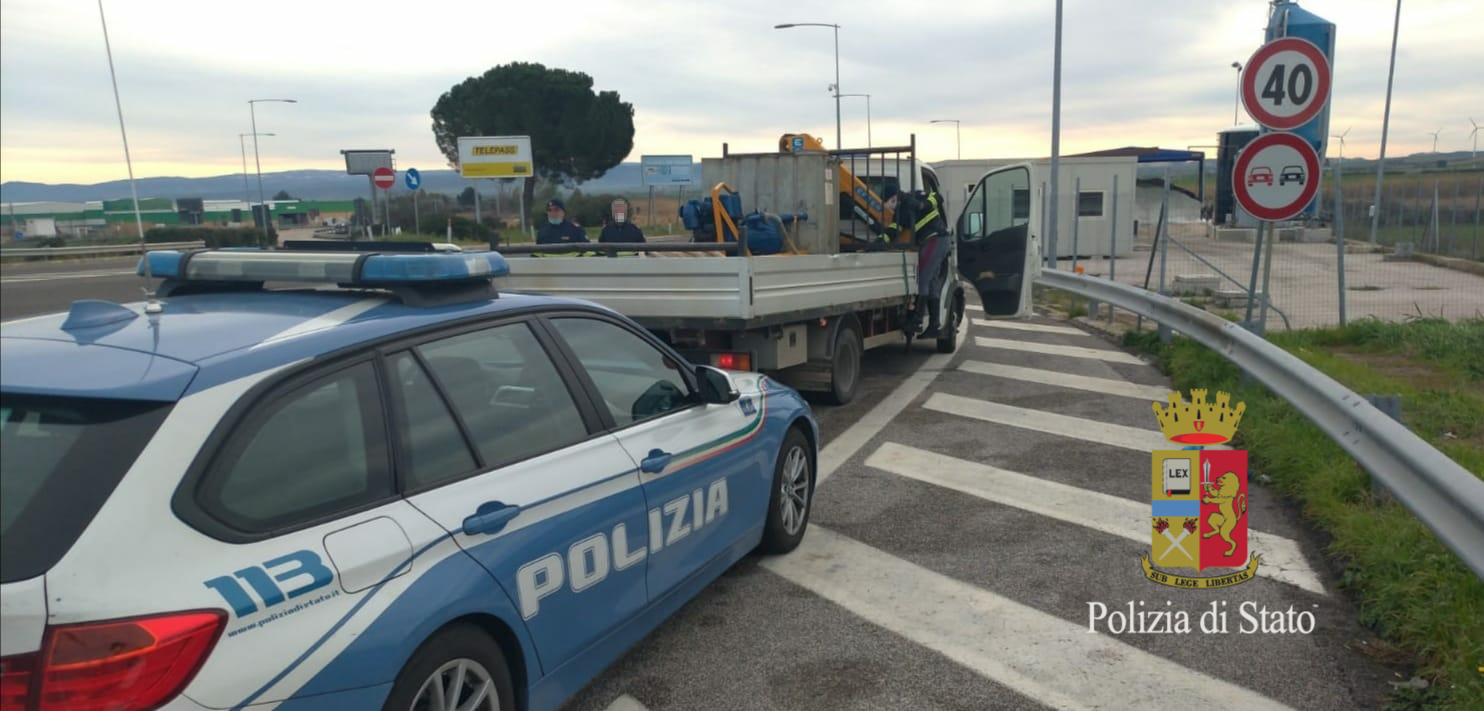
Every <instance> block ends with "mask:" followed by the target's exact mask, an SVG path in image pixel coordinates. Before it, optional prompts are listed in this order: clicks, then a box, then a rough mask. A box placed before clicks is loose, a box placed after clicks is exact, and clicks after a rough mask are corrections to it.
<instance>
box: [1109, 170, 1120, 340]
mask: <svg viewBox="0 0 1484 711" xmlns="http://www.w3.org/2000/svg"><path fill="white" fill-rule="evenodd" d="M1108 281H1111V282H1115V283H1116V282H1117V281H1118V174H1117V173H1114V174H1113V240H1112V247H1111V248H1110V249H1109V251H1108ZM1108 323H1113V304H1111V303H1110V304H1108Z"/></svg>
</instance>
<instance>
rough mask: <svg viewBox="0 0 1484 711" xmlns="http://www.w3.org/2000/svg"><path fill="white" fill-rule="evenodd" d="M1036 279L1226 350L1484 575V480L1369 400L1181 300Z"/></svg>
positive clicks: (1076, 280) (1067, 279)
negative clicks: (1137, 315)
mask: <svg viewBox="0 0 1484 711" xmlns="http://www.w3.org/2000/svg"><path fill="white" fill-rule="evenodd" d="M1036 281H1037V282H1038V283H1040V284H1041V285H1043V286H1047V287H1050V288H1053V289H1060V290H1062V291H1068V292H1071V293H1074V294H1078V295H1080V296H1085V297H1087V298H1090V299H1096V300H1097V301H1100V302H1105V303H1109V304H1113V305H1114V306H1117V307H1118V308H1121V309H1124V310H1127V311H1131V312H1133V313H1135V314H1139V315H1141V316H1143V317H1144V318H1147V319H1151V320H1153V321H1155V322H1157V323H1160V324H1163V325H1165V326H1168V327H1170V328H1171V329H1173V330H1175V331H1178V332H1179V333H1181V334H1183V335H1185V336H1188V337H1190V338H1191V339H1193V340H1195V341H1197V342H1198V343H1200V344H1202V345H1204V346H1206V347H1207V348H1210V349H1211V350H1214V351H1216V352H1217V353H1220V354H1221V355H1222V356H1223V357H1225V358H1226V359H1227V360H1229V361H1231V362H1232V363H1233V364H1235V365H1236V366H1237V367H1239V368H1241V369H1242V370H1244V371H1246V372H1247V373H1248V374H1250V375H1251V376H1252V377H1253V378H1255V379H1256V380H1258V381H1259V382H1261V383H1262V384H1263V385H1265V386H1267V388H1268V389H1269V390H1272V391H1273V392H1274V393H1276V394H1277V395H1278V396H1279V397H1281V398H1283V399H1284V400H1287V401H1288V403H1289V404H1290V405H1293V407H1294V408H1295V409H1297V410H1298V411H1299V412H1300V413H1303V415H1304V416H1305V417H1307V418H1308V419H1309V420H1310V421H1311V422H1313V423H1314V424H1315V425H1317V426H1318V427H1319V429H1321V430H1323V431H1324V433H1325V434H1326V435H1328V436H1329V438H1330V439H1332V440H1334V441H1335V443H1337V444H1339V445H1340V446H1341V447H1343V448H1344V449H1345V451H1346V452H1348V453H1349V454H1350V456H1352V457H1354V458H1355V460H1356V461H1357V462H1359V463H1360V465H1361V466H1362V467H1364V468H1365V470H1366V471H1367V472H1369V473H1370V475H1371V476H1372V477H1374V478H1375V479H1376V480H1378V481H1380V482H1381V483H1382V484H1383V485H1384V486H1385V487H1386V488H1387V490H1389V491H1390V492H1391V493H1392V494H1393V495H1394V496H1395V497H1396V498H1397V500H1398V501H1400V502H1401V503H1402V505H1404V506H1406V507H1407V509H1408V510H1410V511H1411V512H1412V513H1413V514H1414V515H1415V516H1417V518H1418V519H1419V520H1421V521H1422V523H1423V524H1424V525H1426V526H1427V527H1428V528H1430V529H1432V531H1433V533H1435V534H1437V536H1438V539H1439V540H1441V541H1442V542H1443V544H1444V545H1446V546H1448V548H1449V549H1451V550H1452V551H1453V552H1454V553H1455V554H1457V555H1458V557H1459V558H1460V559H1461V560H1463V562H1464V564H1465V565H1467V566H1468V567H1469V568H1470V569H1472V570H1473V571H1474V574H1475V575H1477V576H1479V577H1480V578H1484V481H1480V479H1479V478H1478V477H1477V476H1475V475H1473V474H1471V473H1469V472H1468V471H1467V470H1465V469H1464V468H1463V467H1462V466H1459V465H1458V463H1456V462H1454V461H1453V460H1451V459H1449V458H1448V457H1447V455H1444V454H1443V453H1442V452H1439V451H1438V450H1437V449H1435V448H1433V447H1432V445H1429V444H1428V443H1427V442H1426V441H1424V440H1423V439H1422V438H1421V437H1418V436H1417V435H1416V434H1413V433H1412V431H1411V430H1409V429H1407V428H1406V426H1404V425H1402V424H1401V423H1400V422H1397V421H1396V420H1394V419H1392V418H1391V417H1390V416H1388V415H1386V414H1385V413H1383V412H1381V411H1380V410H1378V409H1376V407H1375V406H1374V405H1372V404H1371V403H1370V402H1368V401H1367V400H1366V399H1365V398H1364V397H1361V396H1360V395H1358V394H1356V393H1354V392H1352V391H1351V390H1350V389H1349V388H1346V387H1345V386H1344V385H1341V384H1340V383H1338V382H1336V381H1335V380H1334V379H1333V378H1330V377H1329V376H1327V375H1325V374H1324V373H1322V372H1320V371H1319V370H1317V369H1315V368H1313V367H1312V366H1310V365H1309V364H1307V363H1305V362H1303V361H1302V360H1299V359H1298V358H1297V357H1295V356H1293V355H1292V354H1290V353H1288V352H1287V351H1285V350H1283V349H1282V348H1279V347H1277V346H1275V345H1273V344H1271V343H1269V342H1267V341H1266V340H1264V339H1263V338H1261V337H1259V336H1258V335H1257V334H1254V333H1252V332H1251V331H1248V330H1247V329H1245V328H1242V327H1241V326H1240V325H1238V324H1236V323H1233V322H1231V321H1227V320H1226V319H1223V318H1221V317H1219V316H1216V315H1214V314H1210V313H1207V312H1205V311H1202V310H1200V309H1197V308H1195V307H1193V306H1190V305H1188V304H1185V303H1183V302H1180V301H1177V300H1175V299H1171V298H1168V297H1164V296H1160V295H1159V294H1155V293H1153V292H1149V291H1145V290H1143V289H1139V288H1136V287H1132V286H1127V285H1124V284H1119V283H1115V282H1112V281H1109V280H1107V279H1100V278H1096V277H1089V276H1086V275H1079V274H1074V273H1071V272H1064V271H1055V270H1043V271H1042V272H1041V274H1040V275H1039V276H1038V277H1037V278H1036Z"/></svg>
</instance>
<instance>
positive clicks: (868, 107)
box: [840, 94, 875, 148]
mask: <svg viewBox="0 0 1484 711" xmlns="http://www.w3.org/2000/svg"><path fill="white" fill-rule="evenodd" d="M840 96H864V97H865V98H866V147H867V148H870V147H871V146H873V145H875V144H874V143H872V142H871V95H870V94H840Z"/></svg>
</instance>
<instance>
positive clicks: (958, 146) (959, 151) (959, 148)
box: [928, 119, 964, 159]
mask: <svg viewBox="0 0 1484 711" xmlns="http://www.w3.org/2000/svg"><path fill="white" fill-rule="evenodd" d="M928 123H951V124H953V148H954V153H955V154H956V155H958V157H959V158H960V159H962V158H963V157H964V147H963V144H962V143H961V142H960V141H959V122H958V119H933V120H932V121H929V122H928Z"/></svg>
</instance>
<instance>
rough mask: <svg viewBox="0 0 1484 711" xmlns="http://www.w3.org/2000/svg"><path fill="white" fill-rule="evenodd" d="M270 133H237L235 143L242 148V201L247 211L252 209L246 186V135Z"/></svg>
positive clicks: (267, 134) (250, 195)
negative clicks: (245, 204)
mask: <svg viewBox="0 0 1484 711" xmlns="http://www.w3.org/2000/svg"><path fill="white" fill-rule="evenodd" d="M272 135H275V134H272V133H239V134H237V145H238V146H240V147H241V148H242V201H243V202H245V203H247V208H248V211H249V212H251V211H252V193H250V192H248V187H247V140H246V139H247V137H248V136H272Z"/></svg>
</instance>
